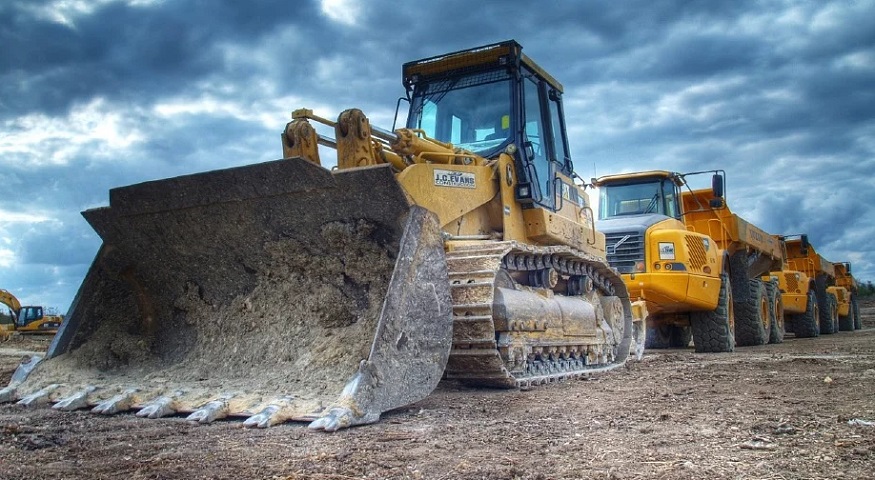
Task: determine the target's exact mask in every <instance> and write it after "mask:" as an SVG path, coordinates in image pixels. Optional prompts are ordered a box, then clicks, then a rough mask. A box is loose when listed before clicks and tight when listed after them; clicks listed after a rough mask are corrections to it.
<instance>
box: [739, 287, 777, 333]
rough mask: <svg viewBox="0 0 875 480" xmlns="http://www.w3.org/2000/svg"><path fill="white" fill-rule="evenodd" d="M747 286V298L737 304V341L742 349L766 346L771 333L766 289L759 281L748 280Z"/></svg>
mask: <svg viewBox="0 0 875 480" xmlns="http://www.w3.org/2000/svg"><path fill="white" fill-rule="evenodd" d="M747 284H748V288H749V293H748V295H747V298H746V299H745V300H743V301H736V302H735V341H736V342H737V344H738V346H740V347H746V346H751V345H765V344H766V343H767V342H768V341H769V332H770V331H771V318H770V316H769V298H768V295H767V294H766V287H765V285H764V284H763V282H762V280H759V279H754V280H748V281H747Z"/></svg>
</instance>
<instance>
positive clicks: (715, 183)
mask: <svg viewBox="0 0 875 480" xmlns="http://www.w3.org/2000/svg"><path fill="white" fill-rule="evenodd" d="M711 191H712V192H713V193H714V197H715V198H723V175H720V174H719V173H715V174H714V176H713V177H711Z"/></svg>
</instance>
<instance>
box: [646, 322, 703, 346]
mask: <svg viewBox="0 0 875 480" xmlns="http://www.w3.org/2000/svg"><path fill="white" fill-rule="evenodd" d="M645 338H646V343H645V346H646V348H654V349H655V348H686V347H688V346H690V340H691V339H692V334H691V332H690V327H678V326H675V325H660V326H658V327H650V328H648V329H647V336H646V337H645Z"/></svg>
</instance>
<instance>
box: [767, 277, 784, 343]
mask: <svg viewBox="0 0 875 480" xmlns="http://www.w3.org/2000/svg"><path fill="white" fill-rule="evenodd" d="M766 295H767V296H768V297H769V321H770V325H771V328H770V329H769V343H781V342H783V341H784V300H783V299H782V298H781V291H780V290H779V289H778V284H777V283H776V282H767V283H766Z"/></svg>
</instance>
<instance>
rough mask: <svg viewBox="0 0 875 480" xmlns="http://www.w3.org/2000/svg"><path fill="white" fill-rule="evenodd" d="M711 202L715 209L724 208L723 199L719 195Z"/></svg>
mask: <svg viewBox="0 0 875 480" xmlns="http://www.w3.org/2000/svg"><path fill="white" fill-rule="evenodd" d="M709 204H710V205H711V208H714V209H718V208H723V199H722V198H719V197H718V198H712V199H711V201H710V202H709Z"/></svg>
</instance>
